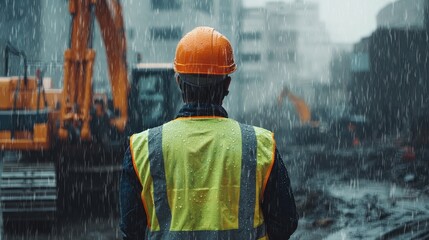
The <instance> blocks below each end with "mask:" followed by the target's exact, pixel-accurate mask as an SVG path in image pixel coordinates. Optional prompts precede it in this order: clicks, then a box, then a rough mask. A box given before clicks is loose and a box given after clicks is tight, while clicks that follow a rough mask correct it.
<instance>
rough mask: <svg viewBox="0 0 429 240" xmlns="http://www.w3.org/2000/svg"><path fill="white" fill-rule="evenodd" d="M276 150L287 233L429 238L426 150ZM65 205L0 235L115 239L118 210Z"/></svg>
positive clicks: (392, 146) (381, 145) (390, 146)
mask: <svg viewBox="0 0 429 240" xmlns="http://www.w3.org/2000/svg"><path fill="white" fill-rule="evenodd" d="M279 145H280V144H279ZM280 150H282V151H283V152H282V156H283V158H284V161H285V163H286V166H287V168H288V171H289V174H290V177H291V181H292V185H293V188H294V192H295V198H296V203H297V207H298V210H299V213H300V216H301V219H300V223H299V228H298V230H297V231H296V232H295V234H294V235H293V236H292V239H429V197H428V194H429V179H428V178H429V176H428V174H427V173H428V169H429V151H425V150H418V151H416V152H415V157H414V158H413V157H411V158H407V157H404V150H403V148H402V147H400V146H399V145H398V144H397V143H395V142H394V141H390V142H388V141H385V142H377V143H371V144H369V143H367V144H365V145H363V146H356V147H347V148H345V147H343V148H338V147H332V146H331V147H328V146H325V145H308V146H288V148H287V149H280ZM285 150H286V151H285ZM0 164H1V163H0ZM69 204H70V206H69V207H70V209H76V210H77V211H75V212H73V211H69V212H68V213H63V214H62V215H61V216H60V218H59V220H58V222H56V223H54V224H44V225H37V226H36V225H34V224H30V225H22V224H20V225H18V226H16V225H15V226H6V227H7V229H8V230H7V231H3V229H0V230H1V231H2V235H1V236H2V237H1V238H0V239H5V240H6V239H10V240H15V239H100V240H104V239H106V240H107V239H109V240H110V239H120V234H119V229H118V213H117V210H113V211H109V210H108V209H105V208H104V209H100V210H97V211H93V212H90V211H86V210H85V209H89V207H88V208H87V207H85V206H81V205H80V204H76V203H73V202H70V203H69ZM110 207H111V209H117V208H116V206H110Z"/></svg>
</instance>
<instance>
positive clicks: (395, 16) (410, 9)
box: [377, 0, 428, 29]
mask: <svg viewBox="0 0 429 240" xmlns="http://www.w3.org/2000/svg"><path fill="white" fill-rule="evenodd" d="M427 7H428V0H398V1H396V2H393V3H391V4H389V5H387V6H386V7H384V8H383V9H382V10H380V12H379V13H378V14H377V28H399V29H423V28H425V22H426V21H427V17H426V15H427Z"/></svg>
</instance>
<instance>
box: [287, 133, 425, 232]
mask: <svg viewBox="0 0 429 240" xmlns="http://www.w3.org/2000/svg"><path fill="white" fill-rule="evenodd" d="M374 146H375V147H374ZM374 146H371V145H366V146H357V147H352V148H329V147H326V146H322V145H314V146H307V147H295V148H294V147H291V148H290V149H289V150H288V151H287V152H286V153H285V154H284V155H285V156H284V158H285V162H286V163H287V164H288V165H289V167H288V168H289V172H290V175H291V179H292V185H293V187H294V190H295V198H296V202H297V207H298V209H299V212H300V216H301V219H300V224H299V228H298V230H297V231H296V232H295V234H294V235H293V237H292V239H429V197H428V193H429V187H428V186H429V185H428V183H429V181H428V174H427V172H428V168H429V155H428V154H427V152H426V151H423V150H421V151H418V152H416V156H415V158H407V157H404V151H403V148H401V147H399V146H397V144H395V143H394V142H393V141H392V142H384V143H381V142H379V143H377V144H375V145H374Z"/></svg>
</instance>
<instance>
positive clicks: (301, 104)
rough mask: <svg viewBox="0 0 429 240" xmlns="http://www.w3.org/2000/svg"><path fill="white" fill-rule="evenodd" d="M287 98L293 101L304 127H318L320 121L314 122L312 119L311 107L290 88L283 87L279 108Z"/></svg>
mask: <svg viewBox="0 0 429 240" xmlns="http://www.w3.org/2000/svg"><path fill="white" fill-rule="evenodd" d="M285 97H287V98H288V99H289V101H291V102H292V103H293V105H294V107H295V110H296V112H297V113H298V117H299V120H300V123H301V124H303V125H306V124H309V125H311V126H317V125H318V121H314V120H312V119H311V111H310V107H309V106H308V105H307V103H306V102H305V101H304V100H303V99H301V98H300V97H298V96H295V95H294V94H293V93H292V92H291V91H290V90H289V88H288V87H283V90H282V91H281V93H280V95H279V96H278V98H277V103H278V104H279V106H281V105H282V103H283V101H284V98H285Z"/></svg>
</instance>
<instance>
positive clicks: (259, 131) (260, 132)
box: [239, 122, 274, 140]
mask: <svg viewBox="0 0 429 240" xmlns="http://www.w3.org/2000/svg"><path fill="white" fill-rule="evenodd" d="M239 124H240V125H242V126H247V127H251V128H253V129H254V130H255V135H256V137H257V138H258V139H259V138H266V139H269V140H271V139H274V133H273V132H272V131H270V130H268V129H265V128H262V127H258V126H254V125H249V124H244V123H240V122H239Z"/></svg>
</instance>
